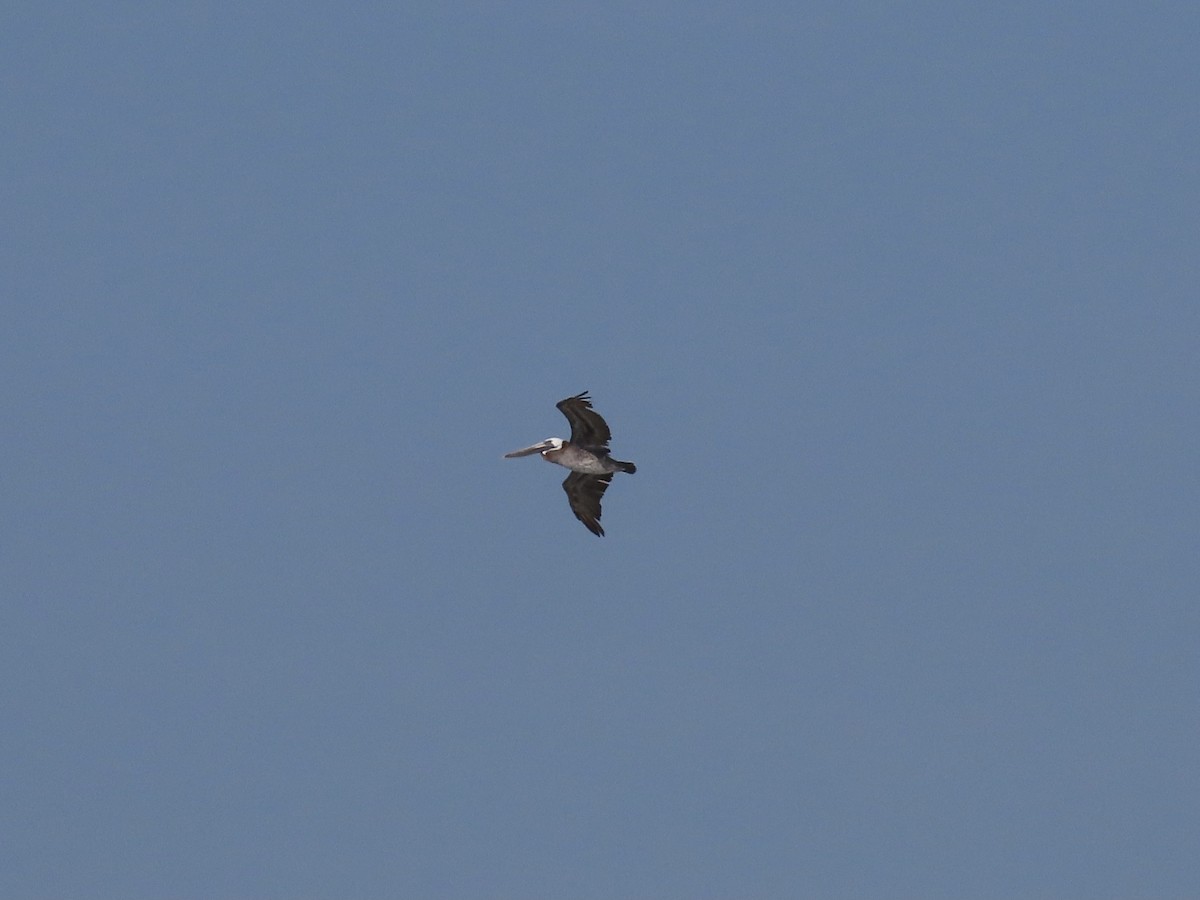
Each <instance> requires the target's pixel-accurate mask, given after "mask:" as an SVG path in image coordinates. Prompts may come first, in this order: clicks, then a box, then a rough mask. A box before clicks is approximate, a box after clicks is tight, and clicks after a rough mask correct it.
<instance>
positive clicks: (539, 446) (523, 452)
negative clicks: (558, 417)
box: [504, 441, 550, 459]
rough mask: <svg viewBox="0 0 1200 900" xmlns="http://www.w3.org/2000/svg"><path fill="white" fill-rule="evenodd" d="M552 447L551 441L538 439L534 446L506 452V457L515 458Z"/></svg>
mask: <svg viewBox="0 0 1200 900" xmlns="http://www.w3.org/2000/svg"><path fill="white" fill-rule="evenodd" d="M549 447H550V442H549V441H538V442H537V443H536V444H534V445H533V446H532V447H525V448H524V449H522V450H514V451H513V452H512V453H505V454H504V458H505V459H515V458H516V457H518V456H529V454H531V453H538V452H540V451H542V450H546V449H548V448H549Z"/></svg>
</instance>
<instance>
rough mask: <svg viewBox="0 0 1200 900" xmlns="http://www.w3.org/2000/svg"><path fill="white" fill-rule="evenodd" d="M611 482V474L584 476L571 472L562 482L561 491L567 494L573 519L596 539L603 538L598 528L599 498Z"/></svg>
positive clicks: (601, 531)
mask: <svg viewBox="0 0 1200 900" xmlns="http://www.w3.org/2000/svg"><path fill="white" fill-rule="evenodd" d="M610 481H612V473H611V472H610V473H609V474H607V475H585V474H584V473H583V472H572V473H571V474H570V475H568V476H567V478H566V480H565V481H564V482H563V490H564V491H566V492H567V502H568V503H570V504H571V512H573V513H575V518H577V519H578V520H579V521H580V522H582V523H583V524H584V525H586V526H587V530H588V531H590V532H591V533H592V534H594V535H596V536H597V537H604V529H603V528H601V527H600V498H601V497H603V496H604V492H605V491H606V490H608V483H609V482H610Z"/></svg>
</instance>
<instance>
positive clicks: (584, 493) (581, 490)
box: [504, 391, 637, 537]
mask: <svg viewBox="0 0 1200 900" xmlns="http://www.w3.org/2000/svg"><path fill="white" fill-rule="evenodd" d="M557 406H558V408H559V409H560V410H561V411H562V414H563V415H564V416H566V417H567V421H568V422H570V423H571V439H570V440H569V441H564V440H563V439H562V438H556V437H554V438H546V439H545V440H544V441H541V442H539V443H537V444H534V445H533V446H532V447H525V448H524V449H522V450H514V451H513V452H512V453H505V454H504V458H505V459H512V458H513V457H515V456H529V454H531V453H539V452H540V453H541V454H542V459H544V460H546V462H552V463H557V464H558V465H560V466H565V467H566V468H568V469H570V470H571V474H570V475H568V476H567V480H566V481H564V482H563V490H564V491H566V492H567V502H569V503H570V504H571V512H573V513H575V518H577V519H578V520H579V521H580V522H582V523H583V524H584V525H586V526H587V530H588V531H590V532H591V533H592V534H594V535H596V536H597V537H604V529H603V528H601V527H600V498H601V497H603V496H604V492H605V491H606V490H607V489H608V483H609V482H610V481H612V477H613V473H614V472H628V473H629V474H630V475H632V474H633V473H634V472H636V471H637V466H635V465H634V464H633V463H631V462H621V460H619V459H613V458H612V457H611V456H609V454H608V442H609V441H610V440H611V439H612V432H611V431H609V430H608V423H607V422H605V421H604V420H603V419H602V418H600V413H598V412H596V411H595V410H594V409H592V400H591V398H590V397H589V396H588V393H587V391H584V392H583V393H582V394H576V395H575V396H574V397H568V398H567V399H566V400H562V401H560V402H559V403H558V404H557Z"/></svg>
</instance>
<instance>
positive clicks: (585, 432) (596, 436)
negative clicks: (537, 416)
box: [556, 391, 612, 450]
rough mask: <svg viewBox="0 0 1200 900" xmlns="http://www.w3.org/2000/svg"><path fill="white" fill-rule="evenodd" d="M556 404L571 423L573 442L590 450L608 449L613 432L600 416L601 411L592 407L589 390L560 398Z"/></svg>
mask: <svg viewBox="0 0 1200 900" xmlns="http://www.w3.org/2000/svg"><path fill="white" fill-rule="evenodd" d="M556 405H557V406H558V408H559V410H560V411H561V412H562V414H563V415H564V416H566V417H567V421H568V422H570V423H571V443H572V444H575V445H576V446H578V447H585V448H586V449H588V450H607V449H608V442H609V441H610V440H612V432H611V431H609V430H608V423H607V422H605V421H604V419H602V418H600V413H598V412H596V411H595V410H594V409H592V399H591V397H589V396H588V392H587V391H584V392H583V393H582V394H576V395H575V396H574V397H568V398H567V399H566V400H560V401H559V402H558V403H557V404H556Z"/></svg>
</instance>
